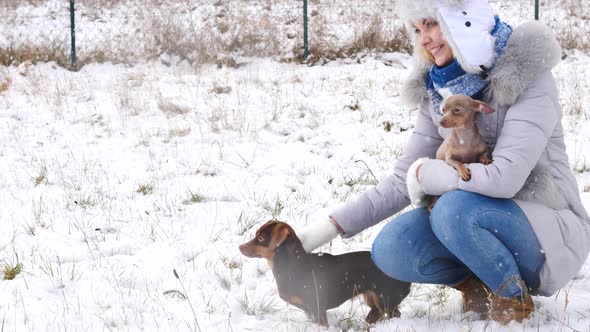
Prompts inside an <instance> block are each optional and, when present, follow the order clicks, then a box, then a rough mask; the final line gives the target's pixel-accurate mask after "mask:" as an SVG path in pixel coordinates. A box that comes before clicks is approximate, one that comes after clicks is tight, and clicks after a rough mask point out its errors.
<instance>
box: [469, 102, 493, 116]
mask: <svg viewBox="0 0 590 332" xmlns="http://www.w3.org/2000/svg"><path fill="white" fill-rule="evenodd" d="M472 103H473V108H475V109H476V110H477V111H479V112H482V113H485V114H490V113H494V112H495V111H496V110H495V109H493V108H492V107H491V106H490V105H488V104H486V103H484V102H483V101H479V100H473V101H472Z"/></svg>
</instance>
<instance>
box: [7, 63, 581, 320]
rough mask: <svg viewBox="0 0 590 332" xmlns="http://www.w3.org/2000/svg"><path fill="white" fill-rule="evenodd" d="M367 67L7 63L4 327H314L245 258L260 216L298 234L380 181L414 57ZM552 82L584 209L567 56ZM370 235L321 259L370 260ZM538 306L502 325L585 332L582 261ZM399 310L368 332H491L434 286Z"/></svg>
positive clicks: (350, 307) (398, 143) (402, 127)
mask: <svg viewBox="0 0 590 332" xmlns="http://www.w3.org/2000/svg"><path fill="white" fill-rule="evenodd" d="M360 62H361V63H357V61H339V62H334V63H330V64H328V65H326V66H315V67H309V66H305V65H297V64H282V63H278V62H274V61H271V60H265V59H243V65H242V66H240V67H239V68H237V69H231V68H229V69H228V68H222V69H218V68H217V67H216V66H204V67H201V68H199V69H194V68H193V67H192V66H190V65H189V64H188V63H186V62H182V61H180V62H177V59H175V58H173V57H172V58H163V59H162V61H159V62H152V63H147V64H138V65H135V66H123V65H110V64H96V65H88V66H85V67H84V68H82V70H80V71H79V72H70V71H67V70H65V69H62V68H60V67H57V66H55V65H54V64H51V63H49V64H38V65H21V66H18V67H8V68H4V69H2V75H4V76H5V77H10V81H11V83H10V86H9V87H8V90H7V91H4V92H3V93H2V94H0V126H1V128H0V132H1V133H2V135H0V158H1V159H0V160H1V162H0V206H2V208H1V209H0V221H1V222H0V262H2V264H3V265H9V266H14V265H15V264H16V263H22V272H21V273H20V274H18V275H17V277H16V278H15V279H14V280H10V281H9V280H4V281H0V294H1V296H0V313H1V314H0V322H1V323H0V326H3V328H4V330H19V331H21V330H37V331H41V330H67V329H69V330H98V329H101V330H136V329H147V330H172V329H180V330H190V329H197V330H199V328H200V330H201V331H212V330H214V329H215V330H227V331H245V330H268V331H270V330H277V329H278V330H281V331H303V330H317V329H318V327H317V326H315V325H313V324H311V323H310V322H309V321H308V320H307V319H306V317H305V315H304V314H303V312H301V311H300V310H298V309H296V308H294V307H291V306H289V305H287V304H286V303H284V302H283V301H282V300H281V299H280V298H279V297H278V293H277V289H276V285H275V283H274V279H273V276H272V272H271V271H270V269H269V267H268V266H267V263H266V262H265V261H264V260H260V259H249V258H245V257H244V256H242V255H241V254H240V252H239V251H238V245H239V244H241V243H243V242H245V241H246V240H249V239H250V238H251V237H252V235H253V234H254V231H255V230H256V228H257V227H258V226H260V225H261V224H262V223H264V222H265V221H266V220H268V219H270V218H279V219H281V220H286V221H288V222H290V223H291V224H292V225H293V226H294V228H295V229H301V227H303V226H304V225H306V224H307V223H309V222H313V221H314V220H318V219H320V218H325V217H326V215H327V213H328V212H329V211H330V210H331V209H333V208H335V207H337V206H339V205H340V204H342V203H343V202H344V201H347V200H349V199H351V197H353V196H354V195H356V194H357V193H359V192H361V191H363V190H364V189H365V188H366V187H367V186H370V185H373V184H375V183H376V180H378V179H381V178H383V177H384V176H386V175H387V174H388V173H389V172H390V171H391V169H392V165H393V163H394V162H395V158H396V155H397V154H399V153H400V151H401V149H402V148H403V146H404V142H405V141H406V139H407V137H408V135H409V132H410V131H411V130H412V126H413V117H414V110H412V109H409V108H406V107H404V106H401V105H400V103H399V98H398V90H399V86H400V85H399V83H400V80H401V79H402V78H403V76H404V73H405V69H406V66H407V65H408V64H409V57H408V56H407V55H403V54H386V55H382V56H370V57H367V58H364V59H362V61H360ZM163 63H165V64H163ZM555 76H556V77H557V81H558V84H559V87H560V89H561V91H562V95H561V97H562V104H563V108H564V113H565V114H566V115H565V116H564V120H563V122H564V124H565V127H566V135H567V136H566V141H567V144H568V152H569V155H570V161H571V163H572V167H573V168H575V169H576V170H577V172H576V174H577V178H578V181H579V184H580V191H581V195H582V198H583V201H584V203H585V204H586V205H587V206H588V207H589V208H590V193H588V192H587V191H588V186H590V177H589V174H590V173H589V171H590V148H589V144H590V142H589V140H590V125H589V123H590V122H589V121H588V116H589V115H590V108H589V107H588V104H589V102H590V100H589V96H588V94H586V93H584V91H588V89H589V88H590V80H589V79H588V77H590V58H588V57H587V56H585V55H583V54H581V53H579V52H574V53H573V54H571V55H570V56H568V57H567V58H566V59H565V60H564V61H563V62H562V63H561V64H560V65H559V66H558V67H557V68H556V70H555ZM584 190H586V192H584ZM382 225H383V224H380V225H378V226H375V227H373V228H371V229H369V230H367V231H365V232H363V233H361V234H360V235H358V236H356V237H354V238H353V239H350V240H341V239H337V240H335V241H333V242H332V244H331V245H330V246H326V247H324V248H322V250H323V251H327V252H332V253H342V252H346V251H351V250H367V249H369V248H370V245H371V241H372V239H373V237H374V236H375V235H376V234H377V232H378V230H379V229H380V227H381V226H382ZM393 257H395V256H393ZM173 270H176V271H177V272H178V275H179V279H176V278H175V276H174V273H173ZM535 301H536V303H537V306H538V310H537V312H536V313H535V314H534V315H533V317H532V318H531V319H530V320H528V321H527V322H525V323H524V324H522V325H520V324H514V325H510V326H509V327H508V329H518V330H520V329H523V328H524V329H531V330H532V329H534V330H537V329H540V330H555V331H558V330H559V331H562V330H563V331H568V330H570V329H573V330H579V331H588V330H589V327H590V267H589V266H587V265H586V266H584V268H583V269H582V271H580V273H579V275H578V277H577V278H576V280H574V281H573V282H571V283H570V284H569V285H568V287H567V288H565V289H563V290H562V291H561V292H560V293H559V294H557V295H556V296H553V297H549V298H540V297H539V298H535ZM193 310H194V312H193ZM366 310H367V307H366V306H365V305H364V304H362V303H361V301H360V300H355V301H353V302H348V303H346V304H344V305H343V306H341V307H340V308H338V309H334V310H332V311H330V312H329V319H330V321H331V323H332V325H333V327H332V329H334V328H335V327H334V326H337V325H338V321H340V320H346V321H348V322H349V323H350V322H352V326H355V327H356V328H359V329H360V328H363V325H362V318H363V317H364V314H365V313H366ZM401 311H402V316H401V318H399V319H392V320H389V321H384V322H382V323H378V324H376V325H375V326H374V327H373V328H374V330H378V331H381V330H383V331H397V330H402V331H406V330H425V329H429V330H431V329H433V330H446V331H448V330H457V329H461V330H469V329H473V330H484V329H494V330H496V329H502V328H501V327H500V326H499V325H497V324H496V323H491V322H489V321H483V320H478V319H477V317H470V316H465V315H464V314H462V313H461V312H460V296H459V294H458V293H457V292H455V291H454V290H450V289H445V288H440V287H435V286H426V285H421V286H419V285H416V286H415V287H414V288H413V291H412V293H411V295H410V296H409V297H408V298H407V299H406V300H405V301H404V302H403V304H402V306H401ZM195 317H196V321H195ZM197 324H198V326H197Z"/></svg>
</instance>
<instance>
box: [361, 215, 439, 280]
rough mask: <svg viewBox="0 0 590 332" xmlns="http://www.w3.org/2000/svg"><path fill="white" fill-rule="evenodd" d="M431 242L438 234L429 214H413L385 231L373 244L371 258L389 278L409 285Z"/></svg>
mask: <svg viewBox="0 0 590 332" xmlns="http://www.w3.org/2000/svg"><path fill="white" fill-rule="evenodd" d="M420 210H423V211H420ZM429 238H430V239H432V238H434V234H432V230H430V224H429V221H428V212H426V211H425V209H417V210H412V211H410V212H408V213H406V214H403V215H401V216H399V217H397V218H395V219H394V220H392V221H390V222H389V223H388V224H387V225H385V227H383V229H382V230H381V231H380V232H379V234H377V237H376V238H375V240H374V241H373V246H372V250H371V256H372V258H373V261H374V262H375V264H376V265H377V267H379V269H380V270H381V271H383V272H384V273H385V274H387V275H389V276H391V277H393V278H396V279H400V280H408V281H409V279H411V278H412V277H411V276H412V275H413V273H414V272H412V271H413V269H414V268H415V258H416V257H417V256H418V253H419V251H420V250H421V248H422V247H423V242H424V241H425V240H426V239H429Z"/></svg>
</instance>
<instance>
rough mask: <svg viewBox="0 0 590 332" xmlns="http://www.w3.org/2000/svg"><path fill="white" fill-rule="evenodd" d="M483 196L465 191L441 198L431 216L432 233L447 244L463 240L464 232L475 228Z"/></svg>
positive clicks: (446, 194) (447, 194)
mask: <svg viewBox="0 0 590 332" xmlns="http://www.w3.org/2000/svg"><path fill="white" fill-rule="evenodd" d="M482 197H483V196H481V195H479V194H476V193H472V192H469V191H463V190H453V191H449V192H448V193H445V194H444V195H442V196H440V197H439V199H438V201H437V202H436V204H435V205H434V208H433V209H432V214H431V216H430V223H431V227H432V231H433V232H434V234H436V236H437V237H438V238H439V239H440V240H441V242H443V243H445V242H446V241H453V240H454V239H459V240H460V239H461V238H462V236H463V235H462V234H463V232H464V231H467V230H468V229H470V228H471V227H472V226H473V223H474V222H475V218H473V217H472V216H474V215H475V213H474V212H476V211H477V209H478V208H479V206H478V204H477V202H478V201H479V200H480V199H481V198H482Z"/></svg>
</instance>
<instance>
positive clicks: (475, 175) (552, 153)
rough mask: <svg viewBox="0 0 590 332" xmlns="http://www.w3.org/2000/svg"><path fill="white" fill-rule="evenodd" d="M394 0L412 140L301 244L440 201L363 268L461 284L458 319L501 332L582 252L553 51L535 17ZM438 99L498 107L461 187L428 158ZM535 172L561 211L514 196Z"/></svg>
mask: <svg viewBox="0 0 590 332" xmlns="http://www.w3.org/2000/svg"><path fill="white" fill-rule="evenodd" d="M400 2H401V3H400V6H399V7H400V8H399V12H400V15H401V17H402V18H403V19H405V20H406V22H407V26H408V27H409V31H410V32H411V34H412V40H413V43H414V59H415V60H416V61H415V63H416V66H415V68H414V70H413V71H412V73H411V74H410V76H409V79H408V80H407V82H406V83H405V85H404V88H403V96H405V99H406V100H408V101H409V102H410V103H412V104H413V105H417V106H418V107H419V112H418V114H417V119H416V125H415V128H414V132H413V134H412V136H411V138H410V140H409V142H408V145H407V146H406V149H405V151H404V153H403V155H402V156H400V157H399V158H398V160H397V162H396V164H395V167H394V170H393V174H392V175H391V176H389V177H387V178H386V179H384V180H382V181H381V182H380V183H379V184H378V185H377V186H376V187H375V188H372V189H369V190H367V191H366V192H365V193H363V194H362V195H360V197H358V198H357V199H356V200H354V201H352V202H350V203H348V204H346V205H345V206H343V207H341V208H340V209H338V210H336V211H334V212H333V213H332V214H331V215H330V218H329V219H326V220H321V221H318V222H316V223H313V224H310V225H308V226H307V228H306V229H304V230H303V231H302V232H301V234H300V237H301V238H302V242H303V244H304V246H305V248H306V250H307V251H311V250H313V249H315V248H317V247H319V246H320V245H322V244H324V243H327V242H329V241H330V240H331V239H333V238H334V237H336V236H337V235H338V234H340V235H341V236H342V237H345V238H346V237H351V236H353V235H355V234H357V233H359V232H360V231H362V230H364V229H366V228H368V227H370V226H372V225H375V224H376V223H378V222H380V221H381V220H383V219H386V218H389V217H391V216H392V215H394V214H395V213H397V212H399V211H401V210H402V209H404V208H405V207H406V206H408V205H409V204H410V197H418V200H419V198H420V196H421V195H425V194H429V195H441V197H440V199H439V200H438V202H437V203H436V205H435V206H434V208H433V210H432V213H431V214H429V213H428V211H427V210H426V209H425V208H424V207H418V208H415V209H413V210H410V211H409V212H406V213H403V214H401V215H398V216H397V217H395V218H394V219H393V220H392V221H391V222H389V223H388V224H387V225H386V226H385V227H384V228H383V229H382V231H381V232H380V233H379V234H378V236H377V237H376V239H375V241H374V243H373V248H372V257H373V260H374V261H375V263H376V264H377V266H379V268H381V269H382V270H383V271H384V272H385V273H387V274H388V275H390V276H392V277H394V278H397V279H401V280H404V281H410V282H417V283H433V284H444V285H449V286H451V287H454V288H456V289H458V290H459V291H461V292H462V296H463V309H464V311H475V312H479V313H482V314H484V315H487V314H489V317H490V318H491V319H494V320H496V321H499V322H501V323H504V324H507V323H508V322H510V321H512V320H516V321H521V320H523V319H525V318H527V317H528V316H529V315H530V314H531V313H532V312H533V311H534V303H533V301H532V298H531V294H533V295H542V296H550V295H552V294H555V293H556V292H557V291H558V290H559V289H560V288H561V287H563V286H564V285H565V284H566V283H567V282H568V281H570V280H571V279H572V278H573V277H574V276H575V274H576V273H577V272H578V270H579V269H580V268H581V266H582V264H583V263H584V262H585V260H586V257H587V255H588V251H589V249H590V241H588V239H590V218H589V216H588V214H587V212H586V211H585V209H584V207H583V205H582V203H581V201H580V197H579V193H578V186H577V184H576V180H575V178H574V176H573V174H572V172H571V170H570V168H569V163H568V156H567V154H566V149H565V144H564V139H563V129H562V125H561V117H562V113H561V110H560V106H559V99H558V92H557V89H556V85H555V81H554V78H553V76H552V74H551V68H552V67H554V66H555V65H556V64H557V63H558V62H559V60H560V55H561V51H560V48H559V45H558V43H557V41H556V40H555V38H554V37H553V35H552V34H551V32H550V31H548V29H547V28H546V27H544V26H542V25H541V24H539V23H537V22H530V23H526V24H523V25H522V26H519V27H517V28H515V29H512V27H510V26H509V25H507V24H506V23H504V22H502V21H500V20H499V19H498V18H497V17H494V15H493V12H492V10H491V8H490V6H489V4H488V3H487V1H486V0H402V1H400ZM449 94H466V95H469V96H472V97H473V98H476V99H479V100H482V101H484V102H486V103H487V104H489V105H491V106H492V107H493V108H494V109H496V112H494V113H491V114H486V115H483V114H481V115H478V116H480V118H478V124H479V128H480V131H481V132H482V134H483V136H484V137H485V139H486V140H487V142H488V144H489V145H490V147H491V148H492V149H493V153H492V159H493V163H492V164H490V165H483V164H469V165H467V167H468V168H469V169H470V171H471V180H470V181H467V182H465V181H463V180H461V179H460V177H459V175H458V173H457V171H456V170H455V169H454V168H452V167H451V166H449V165H447V164H446V163H445V162H444V161H441V160H436V159H434V157H435V153H436V150H437V149H438V147H439V145H440V144H441V142H442V140H443V138H444V137H445V136H446V135H447V134H448V129H445V128H442V127H440V124H439V120H440V118H441V117H442V114H441V112H440V104H441V102H442V100H443V96H446V95H449ZM540 165H545V166H544V167H546V168H548V170H547V172H548V173H547V174H549V182H551V183H553V184H555V185H556V186H557V187H558V189H559V190H557V191H558V192H560V194H561V195H562V196H561V197H562V199H563V198H565V200H566V201H567V202H566V207H565V208H561V209H557V208H553V207H552V206H553V205H552V201H551V200H552V199H553V198H554V197H552V196H551V193H548V195H546V197H545V199H544V200H536V199H532V200H522V199H515V198H514V196H515V195H516V194H517V193H518V192H519V191H521V190H522V188H523V185H524V184H525V181H526V180H527V177H528V176H529V174H530V173H531V171H532V170H533V169H534V168H536V167H539V166H540ZM406 183H415V184H416V186H414V187H411V188H408V187H407V186H406ZM540 187H541V188H542V187H543V184H541V186H540ZM409 191H410V192H409ZM525 196H526V195H525ZM532 196H534V195H532ZM519 197H520V196H519ZM555 199H558V198H555ZM418 200H415V201H416V202H417V201H418Z"/></svg>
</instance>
